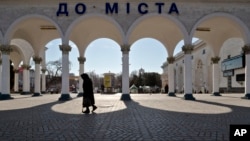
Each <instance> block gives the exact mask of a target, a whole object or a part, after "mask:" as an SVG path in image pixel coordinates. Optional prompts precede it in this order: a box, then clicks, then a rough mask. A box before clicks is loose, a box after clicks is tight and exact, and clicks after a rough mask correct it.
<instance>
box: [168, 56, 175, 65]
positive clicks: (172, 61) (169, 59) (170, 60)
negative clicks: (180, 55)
mask: <svg viewBox="0 0 250 141" xmlns="http://www.w3.org/2000/svg"><path fill="white" fill-rule="evenodd" d="M167 60H168V63H169V64H173V63H174V61H175V58H174V57H173V56H170V57H168V59H167Z"/></svg>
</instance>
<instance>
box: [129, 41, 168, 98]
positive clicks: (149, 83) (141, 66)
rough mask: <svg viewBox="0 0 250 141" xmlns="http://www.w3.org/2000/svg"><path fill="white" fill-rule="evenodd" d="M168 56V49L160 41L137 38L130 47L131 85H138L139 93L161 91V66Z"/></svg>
mask: <svg viewBox="0 0 250 141" xmlns="http://www.w3.org/2000/svg"><path fill="white" fill-rule="evenodd" d="M167 57H168V54H167V50H166V48H165V46H164V45H163V44H162V43H161V42H160V41H158V40H156V39H153V38H142V39H140V40H137V41H136V42H135V43H134V44H133V45H132V46H131V49H130V61H129V62H130V86H133V85H135V86H136V87H138V92H139V93H147V92H155V93H159V92H160V91H161V88H162V86H163V84H162V80H161V74H162V67H161V66H162V65H163V63H164V62H166V58H167ZM163 87H164V86H163Z"/></svg>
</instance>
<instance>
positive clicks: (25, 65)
mask: <svg viewBox="0 0 250 141" xmlns="http://www.w3.org/2000/svg"><path fill="white" fill-rule="evenodd" d="M22 68H23V69H26V70H29V69H30V68H31V66H30V65H27V64H23V65H22Z"/></svg>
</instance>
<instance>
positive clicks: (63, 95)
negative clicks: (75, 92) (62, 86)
mask: <svg viewBox="0 0 250 141" xmlns="http://www.w3.org/2000/svg"><path fill="white" fill-rule="evenodd" d="M71 99H72V98H71V97H70V94H61V97H60V98H59V99H58V100H59V101H68V100H71Z"/></svg>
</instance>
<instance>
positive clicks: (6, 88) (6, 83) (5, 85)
mask: <svg viewBox="0 0 250 141" xmlns="http://www.w3.org/2000/svg"><path fill="white" fill-rule="evenodd" d="M0 50H1V52H2V77H1V86H2V89H1V90H2V91H1V94H0V99H1V100H5V99H12V98H11V96H10V56H9V55H10V52H11V51H12V48H11V46H10V45H1V46H0Z"/></svg>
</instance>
